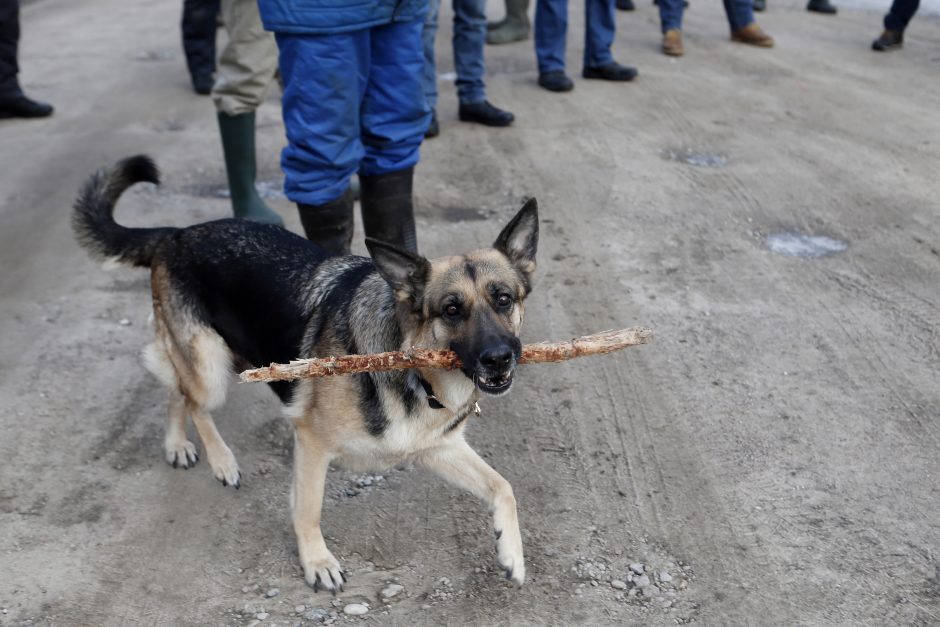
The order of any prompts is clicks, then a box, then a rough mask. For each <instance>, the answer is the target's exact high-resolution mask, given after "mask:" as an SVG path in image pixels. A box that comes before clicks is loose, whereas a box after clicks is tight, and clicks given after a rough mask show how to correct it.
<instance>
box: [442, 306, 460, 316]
mask: <svg viewBox="0 0 940 627" xmlns="http://www.w3.org/2000/svg"><path fill="white" fill-rule="evenodd" d="M444 315H445V316H447V317H448V318H456V317H457V316H459V315H460V307H459V306H457V305H454V304H453V303H451V304H450V305H446V306H445V307H444Z"/></svg>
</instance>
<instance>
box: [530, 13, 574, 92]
mask: <svg viewBox="0 0 940 627" xmlns="http://www.w3.org/2000/svg"><path fill="white" fill-rule="evenodd" d="M567 35H568V0H537V1H536V3H535V57H536V59H537V61H538V66H539V74H548V73H549V72H564V71H565V43H566V42H565V39H566V38H567Z"/></svg>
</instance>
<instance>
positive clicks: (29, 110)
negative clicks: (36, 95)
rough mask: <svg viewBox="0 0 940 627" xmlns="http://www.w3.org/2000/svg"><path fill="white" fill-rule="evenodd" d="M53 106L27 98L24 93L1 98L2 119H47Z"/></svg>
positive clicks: (0, 111)
mask: <svg viewBox="0 0 940 627" xmlns="http://www.w3.org/2000/svg"><path fill="white" fill-rule="evenodd" d="M50 115H52V105H50V104H46V103H45V102H38V101H36V100H31V99H29V98H27V97H26V96H25V95H24V94H22V93H14V94H11V95H9V96H0V118H45V117H48V116H50Z"/></svg>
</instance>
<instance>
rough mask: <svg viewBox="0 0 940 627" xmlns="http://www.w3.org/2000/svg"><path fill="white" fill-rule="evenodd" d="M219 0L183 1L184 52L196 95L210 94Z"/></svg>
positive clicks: (181, 27)
mask: <svg viewBox="0 0 940 627" xmlns="http://www.w3.org/2000/svg"><path fill="white" fill-rule="evenodd" d="M219 2H220V0H183V18H182V24H181V25H180V29H181V31H182V35H183V53H184V54H185V55H186V67H187V68H188V69H189V75H190V77H191V79H192V82H193V89H195V90H196V92H197V93H199V94H208V93H209V92H210V91H212V75H213V73H215V33H216V28H217V27H218V17H219V8H220V7H219Z"/></svg>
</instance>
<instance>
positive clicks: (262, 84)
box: [212, 0, 277, 115]
mask: <svg viewBox="0 0 940 627" xmlns="http://www.w3.org/2000/svg"><path fill="white" fill-rule="evenodd" d="M222 21H223V22H224V24H225V30H226V31H227V32H228V43H227V44H226V45H225V50H223V51H222V57H221V58H220V59H219V71H218V73H217V74H216V79H215V86H214V87H213V88H212V100H213V101H214V102H215V106H216V109H218V110H219V111H220V112H222V113H225V114H227V115H240V114H242V113H251V112H253V111H254V110H255V109H257V108H258V106H259V105H260V104H261V102H262V101H263V100H264V97H265V94H267V93H268V89H269V88H270V87H271V83H272V82H273V81H274V78H275V77H276V76H277V43H276V42H275V41H274V34H273V33H269V32H267V31H265V30H264V28H263V27H262V26H261V15H260V14H259V13H258V1H257V0H222Z"/></svg>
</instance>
